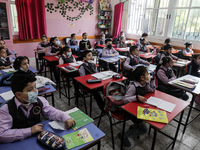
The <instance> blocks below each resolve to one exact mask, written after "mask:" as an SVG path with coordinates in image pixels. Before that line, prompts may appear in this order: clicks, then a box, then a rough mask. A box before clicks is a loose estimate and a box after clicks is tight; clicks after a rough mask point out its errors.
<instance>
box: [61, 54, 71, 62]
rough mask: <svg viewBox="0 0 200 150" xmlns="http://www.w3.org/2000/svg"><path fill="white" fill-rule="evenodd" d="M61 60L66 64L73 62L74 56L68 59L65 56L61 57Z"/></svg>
mask: <svg viewBox="0 0 200 150" xmlns="http://www.w3.org/2000/svg"><path fill="white" fill-rule="evenodd" d="M61 58H62V59H63V61H64V64H66V63H72V62H73V56H71V57H69V58H66V57H65V56H63V55H61Z"/></svg>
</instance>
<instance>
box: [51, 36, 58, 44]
mask: <svg viewBox="0 0 200 150" xmlns="http://www.w3.org/2000/svg"><path fill="white" fill-rule="evenodd" d="M55 38H57V36H53V37H51V39H50V45H51V46H52V45H53V44H54V43H53V41H54V40H55Z"/></svg>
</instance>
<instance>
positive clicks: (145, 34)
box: [137, 33, 151, 45]
mask: <svg viewBox="0 0 200 150" xmlns="http://www.w3.org/2000/svg"><path fill="white" fill-rule="evenodd" d="M147 37H148V34H147V33H143V34H142V37H141V38H144V39H145V44H146V45H151V44H150V43H149V42H148V40H147ZM137 44H138V45H139V44H140V39H139V40H138V41H137Z"/></svg>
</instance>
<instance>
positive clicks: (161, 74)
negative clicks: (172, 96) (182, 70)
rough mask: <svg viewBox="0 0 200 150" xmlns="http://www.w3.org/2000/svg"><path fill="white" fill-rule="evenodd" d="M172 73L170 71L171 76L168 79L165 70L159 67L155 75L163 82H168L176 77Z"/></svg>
mask: <svg viewBox="0 0 200 150" xmlns="http://www.w3.org/2000/svg"><path fill="white" fill-rule="evenodd" d="M173 74H174V73H172V78H171V79H168V77H167V76H166V74H165V72H164V71H163V70H162V69H159V70H158V72H157V76H158V78H159V79H160V80H161V81H162V82H163V83H164V84H168V82H169V81H172V80H174V79H176V76H175V75H173Z"/></svg>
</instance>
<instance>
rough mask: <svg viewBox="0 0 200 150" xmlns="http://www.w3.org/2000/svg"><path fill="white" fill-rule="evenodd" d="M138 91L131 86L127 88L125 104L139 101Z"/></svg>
mask: <svg viewBox="0 0 200 150" xmlns="http://www.w3.org/2000/svg"><path fill="white" fill-rule="evenodd" d="M135 94H136V89H135V86H134V85H129V87H128V88H127V91H126V94H125V96H124V103H125V104H127V103H129V102H134V101H137V99H136V95H135Z"/></svg>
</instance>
